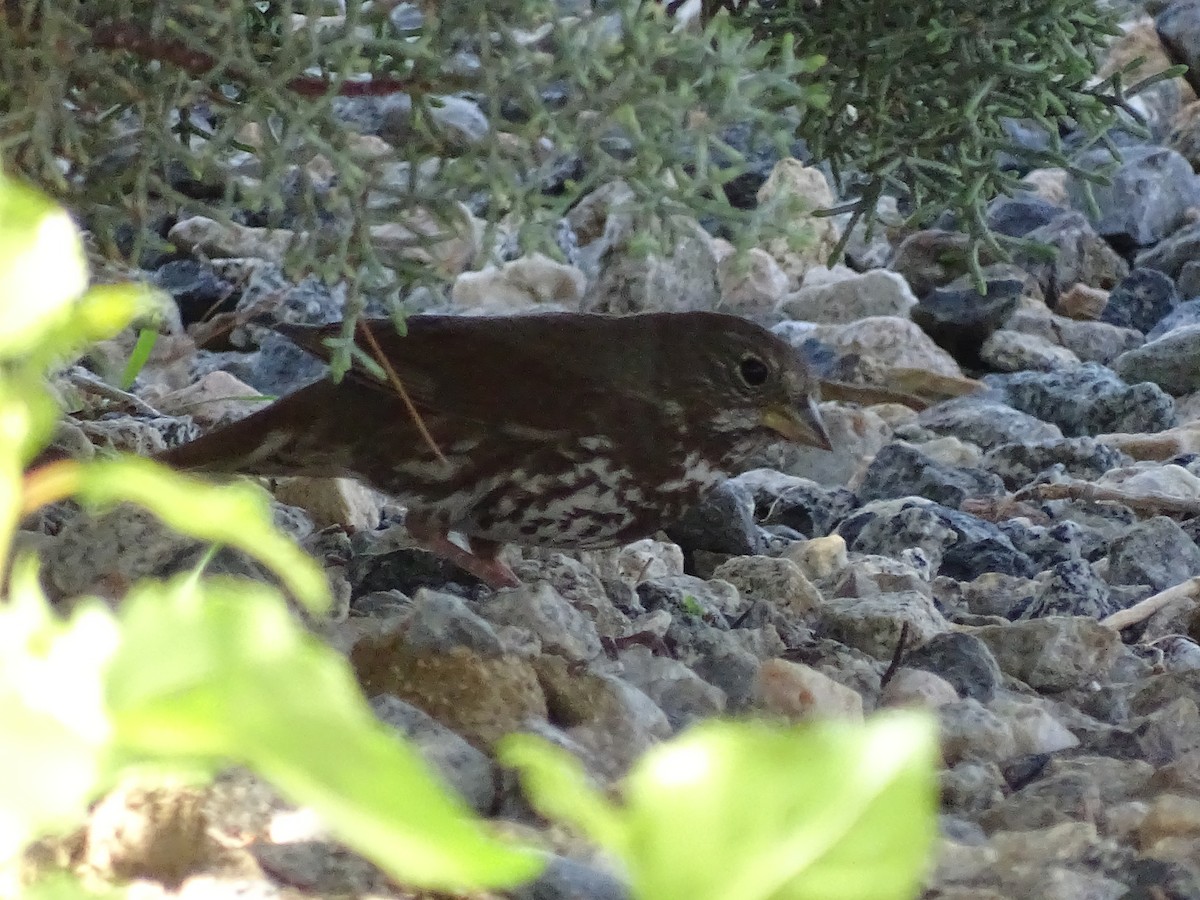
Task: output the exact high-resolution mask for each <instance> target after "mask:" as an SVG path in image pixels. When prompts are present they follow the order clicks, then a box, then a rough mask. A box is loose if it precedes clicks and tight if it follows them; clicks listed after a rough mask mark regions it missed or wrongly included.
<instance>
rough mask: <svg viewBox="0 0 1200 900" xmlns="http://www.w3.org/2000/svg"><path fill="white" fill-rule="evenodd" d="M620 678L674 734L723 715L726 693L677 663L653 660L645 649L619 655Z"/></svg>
mask: <svg viewBox="0 0 1200 900" xmlns="http://www.w3.org/2000/svg"><path fill="white" fill-rule="evenodd" d="M620 660H621V666H622V669H623V672H622V675H623V677H624V678H625V680H626V681H628V682H630V683H631V684H632V685H634V686H635V687H637V688H639V689H640V690H641V691H643V692H644V693H645V694H646V695H647V696H648V697H649V698H650V699H651V700H653V701H654V702H655V703H657V704H658V706H659V707H660V708H661V709H662V711H663V712H664V713H666V715H667V720H668V721H669V722H670V723H671V727H672V728H673V729H675V730H676V731H678V730H680V729H682V728H686V727H687V726H688V725H691V724H693V723H695V722H698V721H703V720H704V719H708V718H712V717H713V716H719V715H721V714H722V713H724V711H725V693H724V691H722V690H721V689H720V688H718V687H715V686H713V685H711V684H709V683H708V682H707V681H704V680H703V679H702V678H701V677H700V676H699V675H697V674H696V673H695V672H693V671H692V670H691V669H689V668H688V667H687V666H685V665H684V664H683V663H681V662H679V661H678V660H675V659H671V658H670V657H665V656H655V655H654V654H653V653H651V652H650V650H649V648H647V647H637V646H635V647H630V648H629V649H628V650H625V651H623V652H622V653H621V656H620Z"/></svg>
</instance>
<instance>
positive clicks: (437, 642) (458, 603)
mask: <svg viewBox="0 0 1200 900" xmlns="http://www.w3.org/2000/svg"><path fill="white" fill-rule="evenodd" d="M404 644H405V646H406V647H409V648H410V649H412V650H415V651H420V650H426V651H428V650H440V651H444V650H450V649H452V648H454V647H469V648H471V649H472V650H475V651H478V652H479V653H483V654H492V655H497V656H498V655H499V654H500V653H501V652H502V645H501V642H500V638H499V637H498V636H497V634H496V631H495V629H494V628H492V626H491V625H490V624H489V623H488V622H486V621H485V620H484V619H482V618H480V617H479V616H478V615H476V614H475V612H474V611H473V610H472V609H471V608H470V607H469V606H467V604H466V602H465V601H464V600H463V599H462V598H461V597H456V596H454V595H453V594H446V593H442V592H441V591H431V590H429V589H428V588H421V589H420V590H418V591H417V592H416V594H415V595H414V597H413V603H412V606H411V607H410V608H409V614H408V618H407V621H406V622H405V634H404Z"/></svg>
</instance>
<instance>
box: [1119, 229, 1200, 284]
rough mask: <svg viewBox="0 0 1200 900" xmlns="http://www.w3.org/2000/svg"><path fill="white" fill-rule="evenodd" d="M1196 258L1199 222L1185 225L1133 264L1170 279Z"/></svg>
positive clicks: (1197, 254) (1197, 253)
mask: <svg viewBox="0 0 1200 900" xmlns="http://www.w3.org/2000/svg"><path fill="white" fill-rule="evenodd" d="M1197 256H1200V222H1198V223H1195V224H1192V225H1185V226H1183V227H1182V228H1180V229H1179V230H1178V231H1176V232H1175V233H1174V234H1172V235H1171V236H1170V237H1167V238H1164V239H1163V240H1161V241H1159V242H1158V243H1157V244H1155V245H1154V246H1153V247H1151V248H1150V249H1149V250H1144V251H1142V252H1141V253H1139V254H1138V255H1137V257H1136V258H1135V260H1134V264H1135V265H1137V266H1138V267H1139V268H1140V267H1143V266H1144V267H1146V268H1148V269H1158V270H1159V271H1160V272H1163V273H1165V274H1166V275H1168V276H1169V277H1171V278H1177V277H1178V276H1179V273H1180V271H1181V270H1182V269H1183V266H1184V264H1185V263H1188V262H1191V261H1192V260H1194V259H1196V258H1197Z"/></svg>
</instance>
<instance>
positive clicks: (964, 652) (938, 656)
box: [901, 632, 1001, 703]
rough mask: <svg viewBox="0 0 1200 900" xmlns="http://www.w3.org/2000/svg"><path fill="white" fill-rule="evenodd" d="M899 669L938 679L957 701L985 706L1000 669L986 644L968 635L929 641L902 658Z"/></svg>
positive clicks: (954, 633)
mask: <svg viewBox="0 0 1200 900" xmlns="http://www.w3.org/2000/svg"><path fill="white" fill-rule="evenodd" d="M901 664H902V665H905V666H911V667H912V668H916V669H924V670H925V671H927V672H933V673H934V674H935V675H940V676H941V677H942V678H944V679H946V681H948V682H949V683H950V684H952V685H953V686H954V689H955V690H956V691H958V693H959V696H961V697H971V698H974V699H975V700H978V701H979V702H980V703H987V702H988V701H990V700H991V699H992V697H993V696H995V694H996V686H997V685H998V684H999V683H1000V679H1001V673H1000V666H999V665H997V664H996V659H995V657H993V656H992V651H991V650H989V649H988V648H987V644H985V643H984V642H983V641H981V640H979V638H977V637H974V636H973V635H970V634H959V633H956V632H949V633H947V634H939V635H936V636H935V637H932V638H930V639H929V640H928V641H926V642H925V644H924V645H923V646H921V647H918V648H917V649H916V650H913V651H912V652H910V653H906V654H905V655H904V659H903V660H902V661H901Z"/></svg>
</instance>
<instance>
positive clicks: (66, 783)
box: [0, 558, 119, 860]
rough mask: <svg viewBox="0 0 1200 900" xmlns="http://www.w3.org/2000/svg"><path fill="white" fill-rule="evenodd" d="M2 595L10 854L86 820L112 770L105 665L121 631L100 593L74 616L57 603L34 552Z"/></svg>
mask: <svg viewBox="0 0 1200 900" xmlns="http://www.w3.org/2000/svg"><path fill="white" fill-rule="evenodd" d="M8 596H9V602H8V603H6V604H2V605H0V723H3V731H4V738H3V740H0V767H3V768H2V770H3V771H5V772H8V773H10V775H9V777H6V778H3V779H0V860H3V859H8V858H10V857H11V856H12V855H13V854H15V853H17V852H19V851H20V850H21V849H22V848H23V847H24V845H25V844H26V843H27V842H28V841H30V840H31V839H33V838H35V837H38V836H39V835H41V834H42V833H43V832H45V831H46V830H47V829H49V828H52V827H55V826H63V825H66V824H71V823H73V822H75V821H78V820H79V818H80V817H82V815H83V813H84V811H85V810H86V808H87V803H88V801H89V800H91V798H92V796H93V795H94V793H95V791H96V789H97V786H98V784H99V782H100V780H101V778H102V775H103V773H102V770H101V766H102V762H101V760H102V759H103V758H104V754H103V749H104V747H105V746H106V745H107V742H108V739H109V723H108V717H107V714H106V712H105V705H104V699H103V684H104V672H105V669H106V667H107V665H108V663H109V661H110V659H111V658H112V657H113V655H114V654H115V652H116V649H117V646H118V643H119V635H118V631H117V627H116V623H115V621H114V620H113V617H112V614H111V613H110V612H109V611H108V609H107V608H105V607H104V606H103V605H101V604H100V603H99V602H95V603H88V604H83V605H81V606H79V607H78V608H77V609H76V611H75V613H74V615H72V617H71V619H70V620H69V621H65V622H64V621H63V620H62V619H60V618H59V617H58V616H57V615H55V614H54V612H53V611H52V610H51V609H50V606H49V604H48V603H47V601H46V598H45V597H44V596H43V595H42V591H41V588H40V587H39V585H38V580H37V572H36V567H35V565H34V563H33V561H32V560H31V559H28V558H26V559H22V560H18V561H17V562H16V563H15V564H14V566H13V572H12V580H11V587H10V591H9V595H8Z"/></svg>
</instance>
